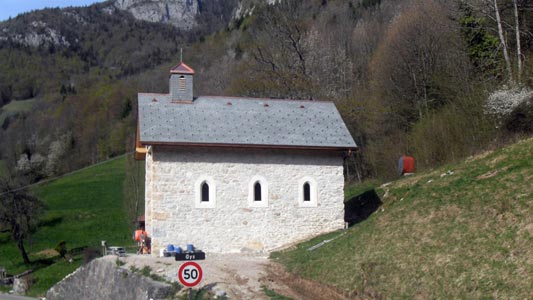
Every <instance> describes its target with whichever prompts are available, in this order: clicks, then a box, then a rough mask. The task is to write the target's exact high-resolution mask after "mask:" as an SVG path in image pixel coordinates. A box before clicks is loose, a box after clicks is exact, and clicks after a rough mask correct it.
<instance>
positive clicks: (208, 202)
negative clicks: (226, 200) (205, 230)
mask: <svg viewBox="0 0 533 300" xmlns="http://www.w3.org/2000/svg"><path fill="white" fill-rule="evenodd" d="M216 190H217V186H216V182H215V180H214V179H213V178H212V177H211V176H200V177H199V178H198V179H197V180H196V181H195V183H194V191H195V200H194V203H195V204H194V205H195V207H196V208H215V207H216V200H217V199H216V198H217V197H216V194H217V193H216Z"/></svg>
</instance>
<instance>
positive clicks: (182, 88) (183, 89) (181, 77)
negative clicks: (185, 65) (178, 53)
mask: <svg viewBox="0 0 533 300" xmlns="http://www.w3.org/2000/svg"><path fill="white" fill-rule="evenodd" d="M185 85H186V83H185V76H183V75H181V76H180V79H179V87H180V91H185Z"/></svg>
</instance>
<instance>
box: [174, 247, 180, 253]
mask: <svg viewBox="0 0 533 300" xmlns="http://www.w3.org/2000/svg"><path fill="white" fill-rule="evenodd" d="M174 250H175V251H176V253H181V252H182V250H181V247H180V246H177V247H175V248H174Z"/></svg>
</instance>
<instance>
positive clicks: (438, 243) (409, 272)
mask: <svg viewBox="0 0 533 300" xmlns="http://www.w3.org/2000/svg"><path fill="white" fill-rule="evenodd" d="M448 171H450V172H448ZM443 174H446V175H443ZM532 182H533V139H529V140H526V141H522V142H520V143H518V144H515V145H513V146H510V147H507V148H504V149H501V150H498V151H495V152H491V153H486V154H484V155H481V156H477V157H474V158H471V159H469V160H467V161H466V162H464V163H461V164H455V165H448V166H446V167H443V168H440V169H438V170H435V171H433V172H431V173H426V174H417V175H414V176H411V177H404V178H402V179H400V180H398V181H395V182H393V183H391V184H390V185H387V186H385V187H383V186H382V187H381V188H379V189H378V194H379V195H380V197H381V198H382V201H383V202H384V204H383V206H382V207H381V208H380V209H379V210H378V211H377V212H376V213H374V215H372V216H371V217H370V218H369V219H367V220H366V221H364V222H362V223H359V224H357V225H355V226H353V227H352V228H350V229H349V230H347V231H346V234H344V235H340V234H341V233H332V234H330V235H327V236H322V237H319V238H316V239H314V240H312V241H309V242H307V243H303V244H300V245H299V246H298V247H297V248H296V249H291V250H288V251H286V252H281V253H275V254H274V255H273V256H274V257H276V258H278V259H279V260H280V261H281V262H282V263H284V264H285V265H286V266H287V267H288V269H289V270H290V271H291V272H294V273H296V274H299V275H301V276H303V277H307V278H311V279H314V280H318V281H321V282H325V283H329V284H331V285H334V286H336V287H338V288H339V289H340V290H343V291H345V292H346V293H347V294H351V296H352V297H355V298H357V297H359V298H363V297H361V296H363V295H364V297H365V299H532V298H533V286H532V282H533V250H532V245H533V184H532ZM354 190H355V189H354ZM332 237H338V238H336V239H335V240H333V241H331V242H330V243H327V244H326V245H324V246H322V247H320V248H318V249H316V250H314V251H308V250H307V249H308V248H309V247H310V246H312V245H315V244H317V243H319V242H321V241H322V240H324V239H329V238H332ZM356 295H357V296H356Z"/></svg>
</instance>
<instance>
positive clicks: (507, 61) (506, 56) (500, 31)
mask: <svg viewBox="0 0 533 300" xmlns="http://www.w3.org/2000/svg"><path fill="white" fill-rule="evenodd" d="M494 11H495V13H496V23H497V25H498V36H499V37H500V43H501V44H502V48H503V58H504V59H505V66H506V68H507V76H509V83H512V82H513V70H512V69H511V59H510V58H509V52H508V51H507V42H506V41H505V36H504V34H503V27H502V20H501V17H500V10H499V8H498V0H494Z"/></svg>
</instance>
